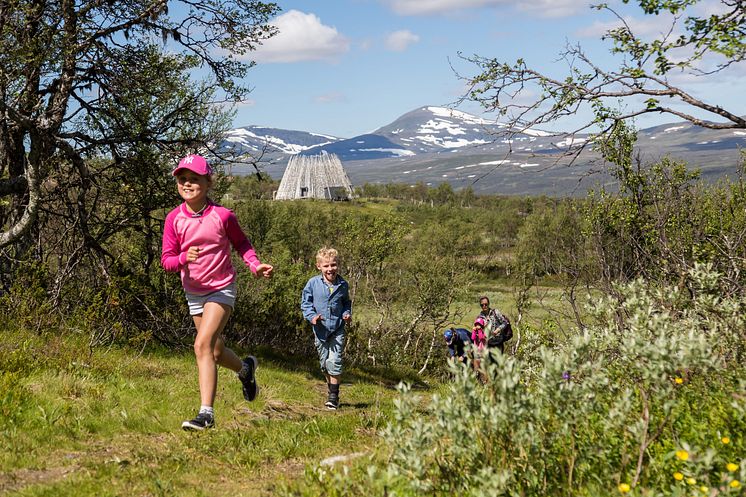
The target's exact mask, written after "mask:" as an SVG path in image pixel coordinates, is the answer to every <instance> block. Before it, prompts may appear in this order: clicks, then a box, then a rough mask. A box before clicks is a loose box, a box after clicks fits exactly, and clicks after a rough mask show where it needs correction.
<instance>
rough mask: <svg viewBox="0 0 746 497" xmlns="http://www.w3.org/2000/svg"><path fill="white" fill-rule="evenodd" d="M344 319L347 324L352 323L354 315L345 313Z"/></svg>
mask: <svg viewBox="0 0 746 497" xmlns="http://www.w3.org/2000/svg"><path fill="white" fill-rule="evenodd" d="M342 321H344V322H345V323H346V324H350V321H352V316H350V315H349V314H345V315H344V316H342Z"/></svg>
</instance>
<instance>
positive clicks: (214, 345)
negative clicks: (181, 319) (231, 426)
mask: <svg viewBox="0 0 746 497" xmlns="http://www.w3.org/2000/svg"><path fill="white" fill-rule="evenodd" d="M232 310H233V309H232V308H231V307H230V306H227V305H225V304H219V303H217V302H207V303H206V304H205V307H204V312H203V313H202V314H201V315H199V316H193V319H194V325H195V327H196V328H197V338H196V339H195V340H194V355H195V357H196V358H197V370H198V371H199V395H200V401H201V403H202V405H204V406H212V405H213V403H214V401H215V391H216V390H217V385H218V370H217V366H218V365H220V366H223V367H227V368H229V369H231V370H233V371H236V372H238V371H240V370H241V366H242V363H241V359H240V358H239V357H238V356H237V355H236V353H235V352H233V351H232V350H231V349H229V348H227V347H226V346H225V342H224V341H223V337H222V336H221V333H222V332H223V329H224V328H225V325H226V324H227V323H228V318H230V315H231V311H232Z"/></svg>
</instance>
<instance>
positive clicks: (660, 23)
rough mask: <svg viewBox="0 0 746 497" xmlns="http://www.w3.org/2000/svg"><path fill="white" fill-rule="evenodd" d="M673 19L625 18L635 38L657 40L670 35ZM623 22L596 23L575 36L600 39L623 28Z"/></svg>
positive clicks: (665, 16)
mask: <svg viewBox="0 0 746 497" xmlns="http://www.w3.org/2000/svg"><path fill="white" fill-rule="evenodd" d="M672 21H673V17H671V16H667V15H665V14H661V15H659V16H656V17H646V18H644V19H639V18H635V17H629V16H628V17H624V22H625V23H627V26H629V28H630V29H631V30H632V32H633V33H634V34H635V36H638V37H651V36H655V37H657V38H659V37H661V36H662V35H664V34H668V30H669V28H670V27H671V22H672ZM621 27H622V21H621V20H619V19H613V20H610V21H605V22H601V21H595V22H594V23H593V24H591V25H590V26H587V27H585V28H582V29H579V30H578V31H576V32H575V34H576V35H577V36H578V37H580V38H600V37H602V36H603V35H605V34H606V32H607V31H609V30H611V29H616V28H621Z"/></svg>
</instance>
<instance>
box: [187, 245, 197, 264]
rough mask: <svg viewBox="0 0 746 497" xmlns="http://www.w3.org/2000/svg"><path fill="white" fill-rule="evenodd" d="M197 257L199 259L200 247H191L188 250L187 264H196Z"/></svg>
mask: <svg viewBox="0 0 746 497" xmlns="http://www.w3.org/2000/svg"><path fill="white" fill-rule="evenodd" d="M197 257H199V247H189V249H187V257H186V260H187V262H194V261H196V260H197Z"/></svg>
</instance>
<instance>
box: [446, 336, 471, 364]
mask: <svg viewBox="0 0 746 497" xmlns="http://www.w3.org/2000/svg"><path fill="white" fill-rule="evenodd" d="M443 338H445V340H446V345H447V346H448V357H450V358H451V359H454V360H457V361H459V362H464V363H465V362H466V360H467V358H466V352H467V349H468V347H469V345H471V334H470V333H469V330H467V329H466V328H448V329H446V330H445V331H444V332H443Z"/></svg>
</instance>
